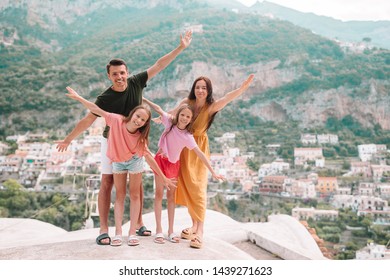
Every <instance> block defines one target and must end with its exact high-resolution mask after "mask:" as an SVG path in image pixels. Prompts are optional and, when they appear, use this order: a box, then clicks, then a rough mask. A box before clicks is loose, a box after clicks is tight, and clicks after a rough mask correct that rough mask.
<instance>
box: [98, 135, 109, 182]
mask: <svg viewBox="0 0 390 280" xmlns="http://www.w3.org/2000/svg"><path fill="white" fill-rule="evenodd" d="M100 153H101V170H100V172H101V174H112V164H111V160H110V159H109V158H108V157H107V138H104V137H103V136H102V138H101V141H100Z"/></svg>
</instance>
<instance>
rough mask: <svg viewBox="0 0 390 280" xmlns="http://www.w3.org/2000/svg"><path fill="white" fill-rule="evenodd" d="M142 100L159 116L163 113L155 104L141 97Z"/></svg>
mask: <svg viewBox="0 0 390 280" xmlns="http://www.w3.org/2000/svg"><path fill="white" fill-rule="evenodd" d="M142 100H143V101H144V102H145V103H146V104H148V105H149V106H150V107H152V109H153V110H155V111H156V112H157V113H158V114H159V115H160V116H161V115H162V114H163V113H164V110H163V109H161V107H160V106H158V105H157V104H156V103H153V102H152V101H150V100H149V99H146V98H145V97H142Z"/></svg>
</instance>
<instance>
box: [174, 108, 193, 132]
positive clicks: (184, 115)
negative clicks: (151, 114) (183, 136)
mask: <svg viewBox="0 0 390 280" xmlns="http://www.w3.org/2000/svg"><path fill="white" fill-rule="evenodd" d="M192 116H193V114H192V111H191V110H190V109H189V108H184V109H183V110H181V111H180V112H179V114H178V120H177V127H178V128H179V129H185V128H186V127H187V125H188V124H189V123H190V122H191V120H192Z"/></svg>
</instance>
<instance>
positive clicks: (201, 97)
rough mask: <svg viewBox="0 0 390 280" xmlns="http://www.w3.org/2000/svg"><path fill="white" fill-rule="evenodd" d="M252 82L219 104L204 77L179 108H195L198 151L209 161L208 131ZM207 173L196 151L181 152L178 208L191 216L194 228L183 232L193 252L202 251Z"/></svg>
mask: <svg viewBox="0 0 390 280" xmlns="http://www.w3.org/2000/svg"><path fill="white" fill-rule="evenodd" d="M253 78H254V75H253V74H251V75H249V77H248V78H247V79H246V80H245V82H244V83H243V84H242V85H241V86H240V87H239V88H237V89H235V90H233V91H231V92H229V93H227V94H226V95H225V96H223V97H221V98H219V99H218V100H214V98H213V89H212V84H211V81H210V79H208V78H207V77H203V76H202V77H199V78H197V79H196V80H195V81H194V83H193V85H192V88H191V91H190V94H189V95H188V97H187V98H185V99H183V100H182V101H181V102H180V104H179V106H180V105H182V104H183V103H188V104H190V105H192V106H193V107H194V110H195V114H194V116H193V118H194V122H193V128H194V133H193V135H194V138H195V141H196V143H197V144H198V146H199V148H200V149H201V150H202V152H203V153H205V154H206V156H207V157H208V158H210V148H209V140H208V136H207V130H208V129H209V128H210V126H211V124H212V122H213V120H214V116H215V114H216V113H218V112H219V111H220V110H222V109H223V108H224V107H225V106H226V105H227V104H228V103H230V102H231V101H233V100H234V99H236V98H237V97H239V96H240V95H241V94H243V93H244V92H245V91H246V90H247V89H248V87H249V86H250V84H251V83H252V81H253ZM179 106H178V107H179ZM178 107H177V108H178ZM174 111H175V110H174ZM207 172H208V171H207V168H206V166H205V165H204V164H203V162H202V161H201V160H200V159H199V158H198V157H197V155H196V154H195V153H194V152H193V151H190V150H188V149H186V148H185V149H184V150H183V151H182V153H181V156H180V173H179V178H178V185H177V191H176V204H179V205H183V206H186V207H187V208H188V212H189V214H190V216H191V219H192V227H189V228H186V229H184V230H183V231H182V232H181V237H182V238H184V239H190V240H191V242H190V246H191V247H192V248H201V247H202V240H203V228H204V220H205V214H206V207H207V205H206V203H207V179H208V178H207Z"/></svg>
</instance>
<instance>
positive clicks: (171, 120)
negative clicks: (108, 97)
mask: <svg viewBox="0 0 390 280" xmlns="http://www.w3.org/2000/svg"><path fill="white" fill-rule="evenodd" d="M143 101H144V102H146V103H147V104H148V105H149V106H150V107H152V108H153V109H154V110H155V111H156V112H157V113H158V114H159V115H160V116H161V121H162V124H163V125H164V127H165V130H164V132H163V133H162V135H161V137H160V140H159V142H158V147H159V149H158V151H157V154H156V156H155V160H156V162H157V164H158V165H159V167H160V169H161V170H162V172H163V173H164V175H165V176H166V177H167V178H170V179H173V180H177V177H178V175H179V169H180V153H181V151H182V150H183V149H184V148H188V149H189V150H192V151H194V152H195V153H196V154H197V156H198V157H199V158H200V159H201V161H203V163H204V164H205V165H206V167H207V168H208V169H209V170H210V172H211V174H212V176H213V177H214V178H215V179H218V180H223V179H224V178H223V177H222V176H221V175H217V174H215V172H214V170H213V168H212V167H211V165H210V162H209V160H208V159H207V157H206V156H205V154H204V153H203V152H202V151H201V150H200V149H199V147H198V145H197V144H196V142H195V139H194V136H193V135H192V129H191V124H192V120H193V115H194V113H193V110H192V108H191V107H190V106H188V105H183V106H181V107H180V108H179V109H178V110H177V112H176V115H175V116H172V115H170V114H168V113H167V112H165V111H164V110H162V109H161V107H160V106H158V105H157V104H155V103H153V102H151V101H150V100H148V99H146V98H143ZM155 183H156V192H155V198H154V213H155V216H156V236H155V239H154V242H156V243H158V244H163V243H165V238H164V235H163V233H162V226H161V211H162V199H163V194H164V182H163V181H162V180H161V177H160V176H155ZM167 210H168V224H169V225H168V240H169V241H171V242H173V243H178V242H179V240H180V238H179V237H178V236H177V235H175V233H174V232H173V223H174V215H175V189H170V190H167Z"/></svg>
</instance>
